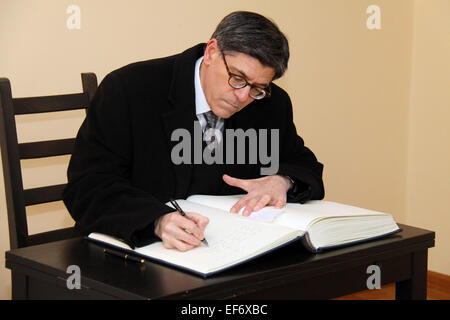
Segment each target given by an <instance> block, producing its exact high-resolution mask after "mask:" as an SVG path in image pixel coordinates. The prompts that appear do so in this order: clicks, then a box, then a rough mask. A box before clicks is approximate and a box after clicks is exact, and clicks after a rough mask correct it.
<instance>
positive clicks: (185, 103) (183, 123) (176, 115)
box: [162, 44, 205, 198]
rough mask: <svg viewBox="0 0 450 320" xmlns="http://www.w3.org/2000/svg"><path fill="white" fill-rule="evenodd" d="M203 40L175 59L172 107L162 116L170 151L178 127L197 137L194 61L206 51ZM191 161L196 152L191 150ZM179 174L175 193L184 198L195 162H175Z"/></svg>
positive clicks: (171, 88) (192, 136)
mask: <svg viewBox="0 0 450 320" xmlns="http://www.w3.org/2000/svg"><path fill="white" fill-rule="evenodd" d="M204 47H205V45H204V44H199V45H197V46H195V47H193V48H190V49H188V50H186V51H185V52H183V53H181V54H180V55H178V56H177V58H176V60H175V62H174V68H173V75H172V83H171V86H170V90H169V96H168V99H169V101H170V103H171V104H172V106H173V108H172V110H170V111H168V112H166V113H164V114H163V115H162V119H163V122H164V128H165V132H166V136H167V141H168V146H169V150H168V151H169V154H171V152H172V149H173V147H174V146H176V145H177V144H178V143H179V141H171V136H172V132H173V131H174V130H176V129H186V130H187V131H188V132H189V134H190V137H191V144H192V145H193V143H194V141H193V138H194V121H195V120H197V117H196V114H195V86H194V71H195V62H196V61H197V59H198V58H199V57H200V56H201V55H202V54H203V51H204ZM191 155H192V157H191V163H192V162H193V153H192V152H191ZM173 167H174V170H175V177H176V187H175V196H176V197H182V198H185V197H186V195H187V192H188V188H189V185H190V182H191V175H192V169H193V166H192V164H180V165H173Z"/></svg>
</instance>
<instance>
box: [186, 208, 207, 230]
mask: <svg viewBox="0 0 450 320" xmlns="http://www.w3.org/2000/svg"><path fill="white" fill-rule="evenodd" d="M186 215H187V216H188V217H189V219H191V220H192V221H193V222H195V224H196V225H197V226H198V227H199V228H200V229H202V230H205V228H206V226H207V225H208V224H209V219H208V218H207V217H205V216H202V215H200V214H198V213H195V212H188V213H186Z"/></svg>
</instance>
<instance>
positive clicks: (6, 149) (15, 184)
mask: <svg viewBox="0 0 450 320" xmlns="http://www.w3.org/2000/svg"><path fill="white" fill-rule="evenodd" d="M81 80H82V84H83V92H82V93H74V94H62V95H53V96H42V97H30V98H12V93H11V84H10V81H9V80H8V79H7V78H0V147H1V153H2V162H3V176H4V181H5V195H6V207H7V212H8V225H9V239H10V247H11V249H15V248H22V247H27V246H30V245H36V244H41V243H46V242H51V241H56V240H62V239H67V238H70V237H73V236H74V235H75V234H76V233H75V232H74V231H75V230H74V227H71V228H62V229H58V230H52V231H48V232H42V233H38V234H33V235H30V234H29V233H28V224H27V215H26V207H27V206H31V205H36V204H40V203H46V202H52V201H58V200H62V191H63V190H64V187H65V185H66V184H60V185H52V186H45V187H39V188H32V189H24V188H23V182H22V169H21V165H20V160H21V159H37V158H43V157H52V156H59V155H68V154H71V153H72V149H73V144H74V141H75V138H72V139H59V140H50V141H40V142H29V143H19V141H18V139H17V131H16V119H15V116H16V115H23V114H35V113H44V112H56V111H68V110H76V109H85V110H87V107H88V106H89V103H90V101H91V100H92V98H93V96H94V93H95V91H96V90H97V77H96V75H95V74H94V73H82V74H81Z"/></svg>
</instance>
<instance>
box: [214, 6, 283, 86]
mask: <svg viewBox="0 0 450 320" xmlns="http://www.w3.org/2000/svg"><path fill="white" fill-rule="evenodd" d="M211 39H216V40H217V43H218V45H219V48H220V49H221V50H222V51H223V52H225V53H232V52H240V53H245V54H248V55H249V56H251V57H253V58H256V59H258V60H259V62H261V64H262V65H264V66H268V67H271V68H273V69H274V70H275V76H274V79H273V80H275V79H278V78H280V77H281V76H282V75H283V74H284V72H285V71H286V69H287V65H288V60H289V44H288V41H287V39H286V37H285V35H284V34H283V33H282V32H281V31H280V30H279V29H278V27H277V25H276V24H275V23H274V22H272V21H270V20H269V19H268V18H266V17H264V16H262V15H260V14H257V13H254V12H248V11H236V12H232V13H230V14H229V15H227V16H226V17H225V18H223V19H222V21H221V22H220V23H219V24H218V26H217V28H216V30H215V31H214V33H213V35H212V36H211Z"/></svg>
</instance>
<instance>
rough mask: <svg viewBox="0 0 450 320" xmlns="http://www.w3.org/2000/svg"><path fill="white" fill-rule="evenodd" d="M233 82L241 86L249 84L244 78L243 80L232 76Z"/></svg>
mask: <svg viewBox="0 0 450 320" xmlns="http://www.w3.org/2000/svg"><path fill="white" fill-rule="evenodd" d="M231 81H233V82H234V83H239V84H243V83H247V81H245V79H244V78H241V77H239V76H232V77H231Z"/></svg>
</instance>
